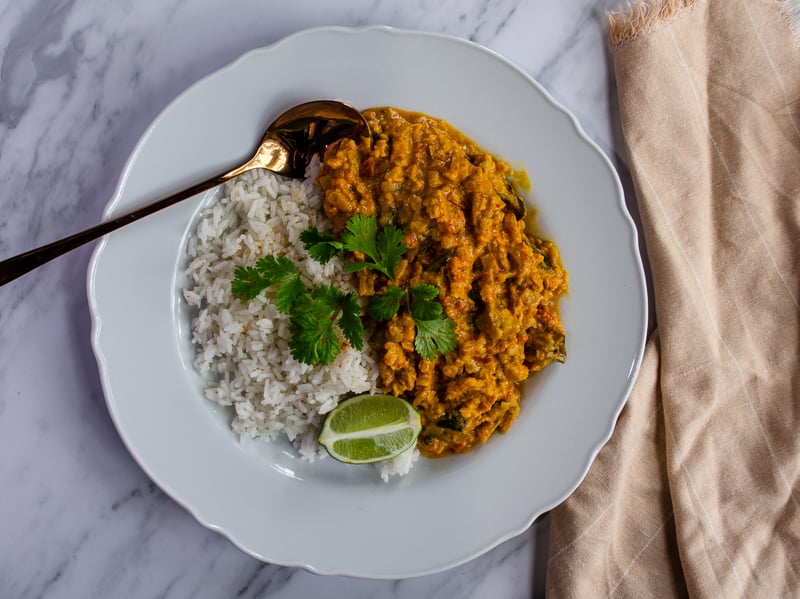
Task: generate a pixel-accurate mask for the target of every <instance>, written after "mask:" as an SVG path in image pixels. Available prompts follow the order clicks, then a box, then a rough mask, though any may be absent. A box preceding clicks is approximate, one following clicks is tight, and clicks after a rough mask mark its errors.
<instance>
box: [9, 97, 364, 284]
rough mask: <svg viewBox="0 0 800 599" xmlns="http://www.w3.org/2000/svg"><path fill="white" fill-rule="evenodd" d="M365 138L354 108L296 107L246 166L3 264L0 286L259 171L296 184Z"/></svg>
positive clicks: (324, 103)
mask: <svg viewBox="0 0 800 599" xmlns="http://www.w3.org/2000/svg"><path fill="white" fill-rule="evenodd" d="M363 135H369V126H368V125H367V122H366V120H365V119H364V117H363V116H362V115H361V113H360V112H358V110H356V109H355V108H353V107H352V106H350V105H349V104H345V103H344V102H337V101H334V100H315V101H312V102H305V103H303V104H298V105H297V106H293V107H292V108H290V109H288V110H287V111H285V112H284V113H282V114H281V115H280V116H278V117H277V118H276V119H275V120H274V121H273V122H272V124H270V126H269V127H267V130H266V131H265V132H264V135H263V137H262V138H261V142H260V143H259V144H258V147H257V148H256V150H255V152H254V153H253V155H252V157H251V158H250V159H249V160H247V161H246V162H244V163H243V164H240V165H238V166H236V167H234V168H232V169H230V170H228V171H226V172H225V173H223V174H221V175H216V176H214V177H211V178H210V179H206V180H205V181H202V182H200V183H197V184H195V185H192V186H191V187H188V188H186V189H184V190H182V191H179V192H177V193H174V194H172V195H170V196H168V197H166V198H163V199H160V200H158V201H156V202H153V203H151V204H147V205H146V206H143V207H142V208H139V209H137V210H134V211H132V212H129V213H127V214H123V215H122V216H118V217H116V218H114V219H111V220H108V221H105V222H103V223H100V224H99V225H96V226H94V227H91V228H89V229H86V230H84V231H81V232H79V233H75V234H74V235H71V236H69V237H66V238H64V239H61V240H59V241H54V242H52V243H50V244H48V245H44V246H42V247H39V248H36V249H33V250H30V251H28V252H25V253H23V254H19V255H18V256H14V257H12V258H8V259H6V260H3V261H2V262H0V285H5V284H6V283H8V282H10V281H13V280H14V279H16V278H18V277H20V276H22V275H24V274H25V273H27V272H30V271H31V270H33V269H35V268H37V267H39V266H41V265H42V264H45V263H46V262H49V261H50V260H52V259H54V258H56V257H58V256H60V255H62V254H65V253H67V252H69V251H71V250H74V249H76V248H78V247H80V246H82V245H84V244H86V243H88V242H90V241H93V240H95V239H97V238H98V237H102V236H103V235H106V234H108V233H110V232H111V231H115V230H117V229H119V228H121V227H124V226H125V225H127V224H130V223H132V222H134V221H137V220H139V219H140V218H143V217H145V216H148V215H150V214H153V213H154V212H158V211H159V210H163V209H164V208H167V207H169V206H172V205H173V204H177V203H178V202H181V201H183V200H185V199H188V198H191V197H194V196H196V195H197V194H198V193H202V192H204V191H207V190H209V189H212V188H214V187H217V186H218V185H221V184H222V183H224V182H225V181H228V180H229V179H233V178H234V177H237V176H239V175H241V174H242V173H245V172H247V171H250V170H253V169H258V168H260V169H266V170H269V171H272V172H275V173H278V174H280V175H284V176H286V177H291V178H294V179H300V178H303V177H304V176H305V173H306V169H307V168H308V165H309V163H310V162H311V159H312V157H313V156H314V154H321V153H322V152H323V151H324V150H325V147H326V146H328V145H329V144H331V143H333V142H335V141H338V140H340V139H344V138H348V137H350V138H352V137H358V136H363Z"/></svg>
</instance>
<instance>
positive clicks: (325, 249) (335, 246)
mask: <svg viewBox="0 0 800 599" xmlns="http://www.w3.org/2000/svg"><path fill="white" fill-rule="evenodd" d="M300 241H302V242H303V244H304V245H305V247H306V251H307V252H308V255H309V256H311V258H312V259H313V260H316V261H317V262H319V263H321V264H327V263H328V262H330V260H331V258H333V257H334V256H335V255H336V254H337V253H339V252H341V251H342V250H343V249H344V244H343V243H342V242H341V241H336V238H335V237H334V236H333V235H331V234H330V233H321V232H320V231H318V230H317V229H316V228H315V227H310V228H308V229H306V230H305V231H303V232H302V233H300Z"/></svg>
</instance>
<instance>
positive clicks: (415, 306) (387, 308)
mask: <svg viewBox="0 0 800 599" xmlns="http://www.w3.org/2000/svg"><path fill="white" fill-rule="evenodd" d="M300 240H301V241H302V242H303V244H304V245H305V248H306V251H307V252H308V255H309V256H310V257H311V258H312V259H313V260H316V261H317V262H320V263H322V264H325V263H327V262H329V261H330V260H331V259H332V258H333V257H334V256H336V255H337V254H341V255H346V254H347V253H350V254H353V255H354V258H355V260H354V261H351V262H348V263H347V264H346V266H345V268H346V270H348V271H350V272H357V271H359V270H362V269H365V268H366V269H371V270H375V271H378V272H380V273H381V274H383V275H384V276H385V277H386V278H387V279H388V281H389V283H387V287H386V289H385V290H383V291H381V292H379V293H377V294H375V295H373V296H371V297H370V299H369V301H368V302H367V305H366V311H367V314H369V315H370V316H371V317H372V318H374V319H375V320H379V321H385V320H389V319H391V318H392V317H393V316H394V315H395V314H397V313H398V312H399V311H400V309H401V308H402V307H403V306H405V307H406V309H407V310H408V312H409V314H410V315H411V317H412V318H413V319H414V323H415V325H416V335H415V339H414V349H415V350H416V352H417V353H418V354H419V355H420V357H422V358H423V359H425V360H433V359H434V358H435V357H436V355H437V354H439V353H441V354H446V353H449V352H451V351H453V349H455V347H456V333H455V328H456V327H455V322H453V320H452V319H451V318H449V317H447V316H445V315H444V309H443V307H442V304H441V303H440V302H439V301H437V300H436V298H437V297H438V296H439V289H438V288H437V287H436V286H435V285H430V284H428V283H417V284H415V285H412V286H410V287H409V288H407V289H403V288H401V287H398V286H397V285H394V284H390V283H391V282H392V281H393V280H394V277H395V271H396V270H397V267H398V265H399V264H400V260H401V259H402V257H403V255H404V254H405V252H406V250H407V248H406V245H405V243H403V232H402V230H401V229H399V228H398V227H396V226H394V225H389V226H386V227H379V226H378V221H377V219H376V218H375V217H374V216H365V215H363V214H357V215H355V216H353V217H352V218H350V220H348V221H347V223H346V225H345V229H344V231H343V232H342V234H341V237H340V239H337V238H336V237H334V236H333V235H331V234H330V233H322V232H320V231H319V230H317V229H316V228H309V229H306V230H305V231H303V232H302V233H301V234H300ZM273 286H276V292H275V305H276V307H277V308H278V310H279V311H280V312H282V313H284V314H288V315H289V330H290V332H291V334H292V341H291V344H290V349H291V352H292V357H293V358H294V359H296V360H298V361H300V362H304V363H306V364H317V363H319V364H323V365H325V364H330V363H331V362H333V360H334V359H335V358H336V356H337V355H338V354H339V353H340V352H341V343H340V341H339V333H338V332H337V329H338V331H339V332H340V333H341V335H342V336H343V337H344V338H345V339H346V340H347V341H348V342H350V344H351V345H352V346H353V347H355V348H356V349H358V350H360V349H362V348H363V345H364V324H363V321H362V320H361V309H360V305H359V302H358V298H357V296H356V295H355V294H354V293H343V292H342V291H341V290H340V289H338V288H336V287H334V286H332V285H321V286H318V287H315V288H312V289H309V288H308V287H306V285H305V283H303V281H302V279H301V276H300V273H299V271H298V270H297V267H296V266H295V264H294V262H292V261H291V260H290V259H289V258H287V257H285V256H280V257H275V256H265V257H264V258H261V259H259V260H258V261H257V262H256V264H255V265H254V266H249V267H242V268H238V269H236V271H235V273H234V279H233V281H232V282H231V291H232V293H233V295H234V296H235V297H236V298H238V299H239V300H240V301H249V300H252V299H254V298H256V297H257V296H258V295H259V294H260V293H261V292H263V291H264V290H265V289H267V288H269V287H273Z"/></svg>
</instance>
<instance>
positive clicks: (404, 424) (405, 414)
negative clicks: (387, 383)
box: [318, 394, 422, 464]
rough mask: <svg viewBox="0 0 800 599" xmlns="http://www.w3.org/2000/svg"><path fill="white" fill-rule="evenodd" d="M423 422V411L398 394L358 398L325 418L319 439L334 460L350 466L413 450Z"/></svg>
mask: <svg viewBox="0 0 800 599" xmlns="http://www.w3.org/2000/svg"><path fill="white" fill-rule="evenodd" d="M421 429H422V422H421V420H420V416H419V412H417V410H416V408H414V406H412V405H411V404H410V403H409V402H407V401H406V400H404V399H402V398H400V397H395V396H394V395H385V394H374V395H357V396H355V397H351V398H349V399H346V400H344V401H342V402H341V403H340V404H339V405H338V406H336V407H335V408H334V409H333V410H331V411H330V412H329V413H328V414H327V416H326V417H325V421H324V422H323V424H322V429H321V430H320V434H319V437H318V440H319V443H320V445H322V446H323V447H325V449H326V450H327V452H328V453H329V454H330V456H331V457H332V458H334V459H335V460H338V461H340V462H345V463H348V464H369V463H373V462H379V461H383V460H388V459H391V458H394V457H397V456H398V455H400V454H402V453H403V452H405V451H407V450H409V449H411V448H412V447H413V446H414V444H415V443H416V440H417V437H418V436H419V433H420V430H421Z"/></svg>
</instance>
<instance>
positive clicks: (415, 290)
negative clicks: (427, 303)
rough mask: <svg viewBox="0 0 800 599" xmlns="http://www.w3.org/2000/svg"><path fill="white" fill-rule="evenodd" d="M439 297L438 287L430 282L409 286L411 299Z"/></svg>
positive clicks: (420, 299) (422, 299) (419, 299)
mask: <svg viewBox="0 0 800 599" xmlns="http://www.w3.org/2000/svg"><path fill="white" fill-rule="evenodd" d="M437 297H439V288H438V287H437V286H436V285H431V284H430V283H417V284H416V285H413V286H412V287H411V301H424V300H432V299H436V298H437Z"/></svg>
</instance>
